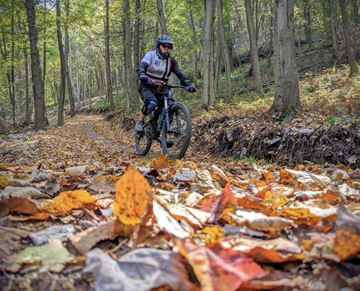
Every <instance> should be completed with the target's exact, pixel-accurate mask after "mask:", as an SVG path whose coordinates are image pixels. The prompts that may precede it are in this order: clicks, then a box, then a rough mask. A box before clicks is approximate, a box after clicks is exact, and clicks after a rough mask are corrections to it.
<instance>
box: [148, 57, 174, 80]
mask: <svg viewBox="0 0 360 291" xmlns="http://www.w3.org/2000/svg"><path fill="white" fill-rule="evenodd" d="M141 63H146V64H147V65H148V66H147V68H146V72H145V73H146V75H148V76H149V77H150V78H156V79H161V80H165V81H167V80H168V79H169V76H170V74H171V63H172V61H171V58H167V59H164V58H162V57H160V56H159V54H158V53H157V52H156V50H154V51H150V52H148V53H146V55H145V56H144V58H143V59H142V60H141Z"/></svg>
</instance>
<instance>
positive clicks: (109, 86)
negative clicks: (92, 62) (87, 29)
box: [105, 0, 115, 111]
mask: <svg viewBox="0 0 360 291" xmlns="http://www.w3.org/2000/svg"><path fill="white" fill-rule="evenodd" d="M105 7H106V16H105V66H106V98H107V100H108V101H109V102H110V108H111V110H112V111H114V110H115V104H114V99H113V96H112V82H111V81H112V80H111V66H110V34H109V30H110V28H109V26H110V24H109V10H110V8H109V0H105Z"/></svg>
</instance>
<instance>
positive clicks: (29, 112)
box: [24, 48, 32, 125]
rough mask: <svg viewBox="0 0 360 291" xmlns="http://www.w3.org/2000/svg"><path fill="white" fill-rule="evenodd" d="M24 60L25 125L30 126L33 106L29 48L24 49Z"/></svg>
mask: <svg viewBox="0 0 360 291" xmlns="http://www.w3.org/2000/svg"><path fill="white" fill-rule="evenodd" d="M24 59H25V125H29V124H30V122H31V115H32V110H31V109H32V106H31V105H32V104H31V99H30V94H29V58H28V52H27V48H24Z"/></svg>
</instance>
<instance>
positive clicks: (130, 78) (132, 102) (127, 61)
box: [124, 0, 137, 112]
mask: <svg viewBox="0 0 360 291" xmlns="http://www.w3.org/2000/svg"><path fill="white" fill-rule="evenodd" d="M124 13H125V16H124V66H125V68H124V69H125V92H126V97H127V99H126V100H127V104H126V109H127V111H128V112H133V111H135V110H136V108H137V106H136V105H137V102H136V101H137V92H136V90H135V76H134V75H135V74H134V68H133V66H132V62H131V57H132V47H131V44H132V41H131V18H130V3H129V0H125V9H124Z"/></svg>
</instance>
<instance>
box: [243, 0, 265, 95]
mask: <svg viewBox="0 0 360 291" xmlns="http://www.w3.org/2000/svg"><path fill="white" fill-rule="evenodd" d="M250 2H251V1H250V0H245V10H246V22H247V28H248V32H249V39H250V55H251V63H252V69H253V75H254V81H255V86H256V90H257V92H258V93H259V94H260V95H262V94H263V91H262V80H261V73H260V61H259V55H258V46H257V41H256V32H255V27H254V21H253V18H254V17H253V11H252V10H253V7H251V3H250Z"/></svg>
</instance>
